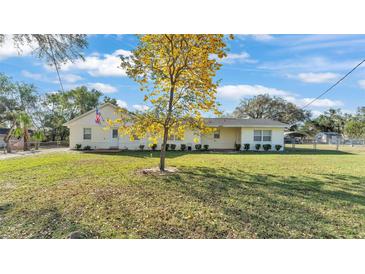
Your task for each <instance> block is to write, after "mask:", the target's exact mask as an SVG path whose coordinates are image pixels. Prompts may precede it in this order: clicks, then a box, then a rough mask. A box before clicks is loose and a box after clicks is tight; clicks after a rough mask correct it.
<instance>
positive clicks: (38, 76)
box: [21, 70, 83, 84]
mask: <svg viewBox="0 0 365 274" xmlns="http://www.w3.org/2000/svg"><path fill="white" fill-rule="evenodd" d="M21 74H22V75H23V76H24V77H27V78H30V79H32V80H36V81H42V82H47V83H54V84H58V83H59V81H58V79H57V78H56V77H54V78H51V77H47V76H46V75H45V74H42V73H33V72H30V71H27V70H22V71H21ZM82 79H83V78H82V77H81V76H78V75H76V74H71V73H69V74H61V81H62V82H64V83H66V84H73V83H76V82H78V81H80V80H82Z"/></svg>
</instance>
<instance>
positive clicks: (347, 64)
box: [258, 56, 358, 73]
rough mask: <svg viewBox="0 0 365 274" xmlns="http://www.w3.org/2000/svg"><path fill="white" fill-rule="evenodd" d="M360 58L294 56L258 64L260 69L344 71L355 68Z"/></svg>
mask: <svg viewBox="0 0 365 274" xmlns="http://www.w3.org/2000/svg"><path fill="white" fill-rule="evenodd" d="M357 63H358V60H343V61H338V60H330V59H328V58H325V57H322V56H316V57H305V58H293V59H286V60H281V61H275V62H271V61H270V62H265V63H262V64H260V65H259V66H258V68H260V69H264V70H273V71H290V73H293V71H298V72H300V71H302V72H303V71H304V72H322V71H343V70H349V69H351V68H353V67H354V66H355V65H356V64H357Z"/></svg>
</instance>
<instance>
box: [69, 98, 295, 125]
mask: <svg viewBox="0 0 365 274" xmlns="http://www.w3.org/2000/svg"><path fill="white" fill-rule="evenodd" d="M106 106H111V107H113V108H115V109H117V108H118V107H117V106H115V105H113V104H111V103H104V104H102V105H100V106H99V107H98V109H102V108H104V107H106ZM95 111H96V108H94V109H92V110H90V111H88V112H85V113H84V114H81V115H80V116H77V117H75V118H74V119H72V120H70V121H68V122H66V123H64V124H63V125H64V126H68V125H70V124H72V123H73V122H75V121H77V120H79V119H81V118H83V117H85V116H87V115H89V114H90V113H93V112H95ZM204 121H205V123H206V125H207V126H208V127H278V128H284V127H288V126H289V125H287V124H284V123H281V122H279V121H275V120H271V119H251V118H249V119H240V118H204Z"/></svg>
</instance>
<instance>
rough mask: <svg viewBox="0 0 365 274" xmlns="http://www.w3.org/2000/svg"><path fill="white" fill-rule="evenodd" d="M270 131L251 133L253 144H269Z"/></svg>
mask: <svg viewBox="0 0 365 274" xmlns="http://www.w3.org/2000/svg"><path fill="white" fill-rule="evenodd" d="M271 134H272V131H271V130H254V131H253V140H254V141H255V142H261V141H264V142H271Z"/></svg>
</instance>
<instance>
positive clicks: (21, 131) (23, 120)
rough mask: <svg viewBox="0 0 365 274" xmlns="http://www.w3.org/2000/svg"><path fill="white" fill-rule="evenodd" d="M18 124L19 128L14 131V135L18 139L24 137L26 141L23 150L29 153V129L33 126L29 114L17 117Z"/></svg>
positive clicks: (21, 114)
mask: <svg viewBox="0 0 365 274" xmlns="http://www.w3.org/2000/svg"><path fill="white" fill-rule="evenodd" d="M16 124H17V127H16V129H15V131H14V135H15V136H16V137H23V141H24V146H23V150H24V151H27V150H29V141H30V136H29V131H28V129H29V127H30V126H31V125H32V120H31V118H30V117H29V115H28V114H26V113H20V114H19V115H18V117H17V123H16Z"/></svg>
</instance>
